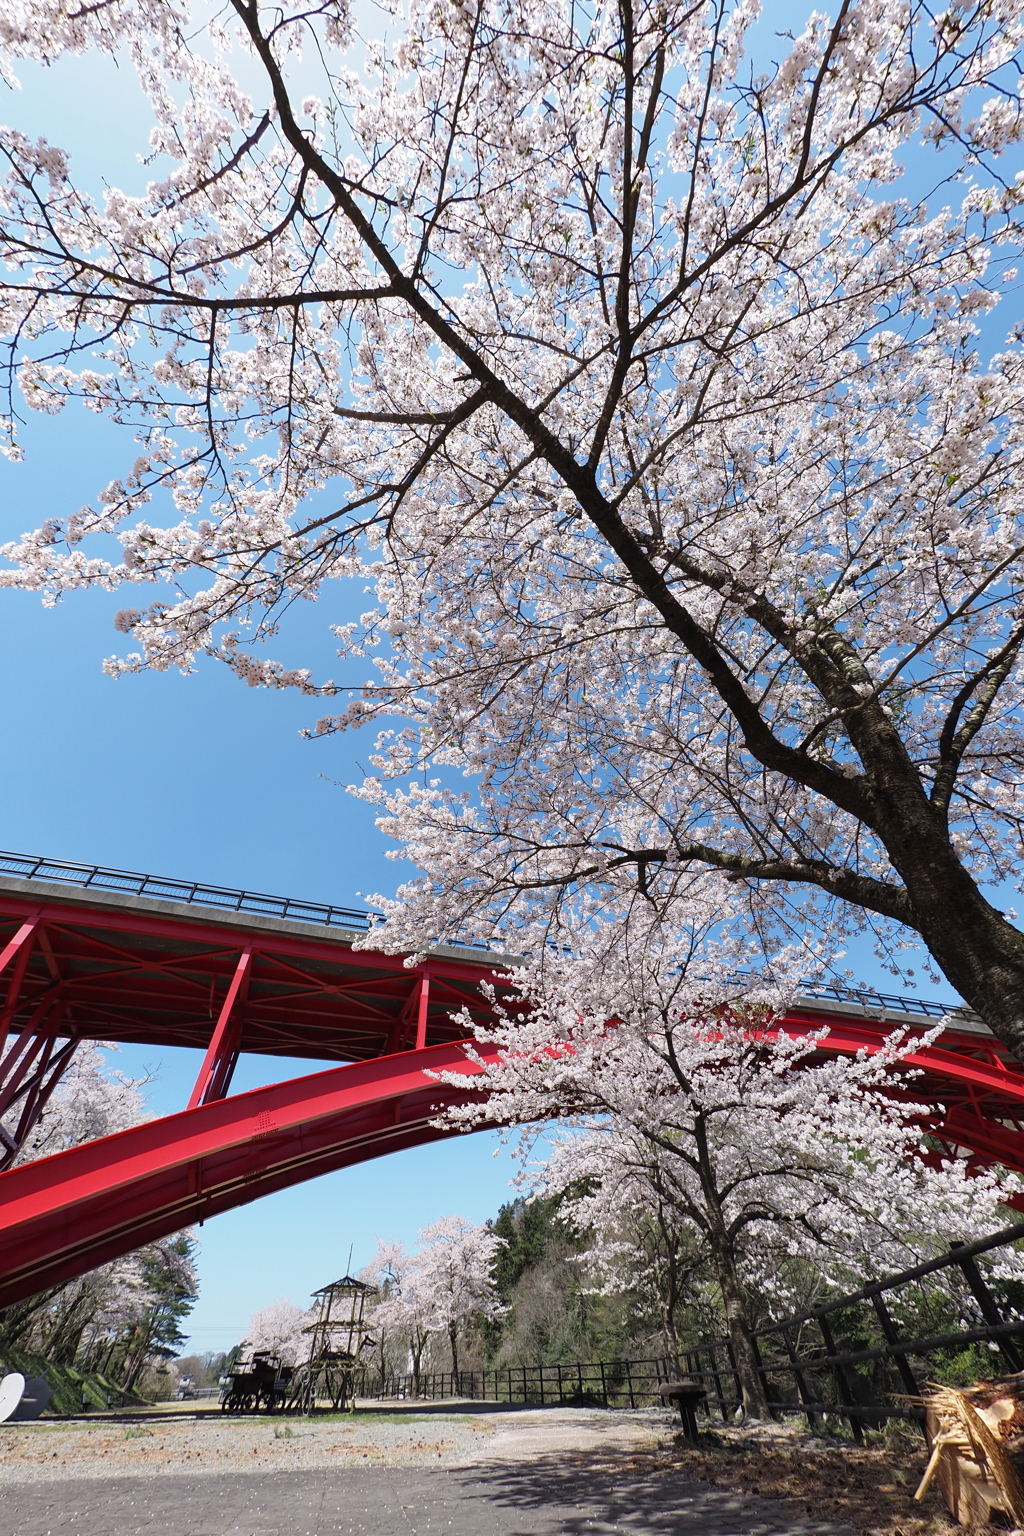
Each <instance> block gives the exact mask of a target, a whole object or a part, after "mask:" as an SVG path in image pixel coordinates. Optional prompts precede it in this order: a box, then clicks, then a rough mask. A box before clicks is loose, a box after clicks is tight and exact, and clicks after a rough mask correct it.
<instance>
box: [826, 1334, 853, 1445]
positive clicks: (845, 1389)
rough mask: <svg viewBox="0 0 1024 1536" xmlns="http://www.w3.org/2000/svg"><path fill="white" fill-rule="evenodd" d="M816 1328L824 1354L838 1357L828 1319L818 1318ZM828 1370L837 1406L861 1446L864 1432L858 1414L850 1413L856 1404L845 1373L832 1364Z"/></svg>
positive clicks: (839, 1366)
mask: <svg viewBox="0 0 1024 1536" xmlns="http://www.w3.org/2000/svg"><path fill="white" fill-rule="evenodd" d="M818 1327H819V1328H820V1329H821V1336H822V1338H823V1339H824V1341H825V1353H826V1354H828V1355H838V1353H839V1351H838V1349H837V1348H836V1341H835V1339H834V1338H833V1336H832V1329H831V1328H830V1327H829V1323H828V1319H827V1318H824V1317H819V1318H818ZM829 1369H830V1370H831V1372H832V1375H833V1377H834V1378H835V1383H836V1386H837V1387H838V1388H839V1404H840V1407H841V1408H843V1409H844V1410H845V1416H846V1418H848V1419H849V1421H850V1428H851V1430H852V1431H853V1438H854V1439H855V1440H856V1442H857V1444H858V1445H863V1443H864V1430H863V1428H862V1427H861V1422H860V1414H859V1413H857V1412H853V1413H851V1412H850V1410H851V1408H852V1409H855V1408H856V1402H855V1399H854V1396H853V1391H852V1389H851V1387H850V1383H849V1380H848V1379H847V1375H846V1372H845V1371H844V1370H843V1368H842V1366H841V1365H838V1364H836V1363H834V1362H833V1363H831V1364H830V1366H829Z"/></svg>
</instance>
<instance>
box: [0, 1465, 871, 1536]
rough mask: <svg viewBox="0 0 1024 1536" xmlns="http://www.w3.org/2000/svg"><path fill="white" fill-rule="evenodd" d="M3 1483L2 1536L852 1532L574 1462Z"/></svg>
mask: <svg viewBox="0 0 1024 1536" xmlns="http://www.w3.org/2000/svg"><path fill="white" fill-rule="evenodd" d="M573 1460H574V1461H575V1462H576V1464H575V1465H567V1464H566V1459H565V1458H564V1457H559V1458H549V1459H545V1460H540V1461H537V1462H534V1463H532V1464H530V1465H525V1464H524V1463H522V1462H518V1463H504V1464H497V1463H495V1464H493V1465H491V1466H478V1467H472V1468H463V1469H448V1468H438V1467H424V1468H401V1469H399V1468H385V1467H337V1468H325V1469H320V1470H315V1471H309V1472H295V1471H284V1470H281V1471H275V1472H255V1473H237V1472H226V1473H212V1474H211V1473H201V1474H193V1475H191V1476H172V1477H168V1476H163V1477H141V1478H124V1477H118V1478H111V1479H110V1480H101V1479H99V1478H87V1479H81V1480H67V1481H61V1482H48V1483H35V1484H32V1483H20V1484H11V1485H8V1486H7V1487H6V1488H4V1489H2V1490H0V1510H2V1520H0V1523H2V1526H3V1531H4V1536H612V1533H615V1536H619V1533H621V1536H682V1533H685V1536H812V1533H814V1536H849V1533H843V1532H842V1531H841V1528H840V1527H838V1526H835V1525H830V1524H828V1523H827V1522H821V1523H816V1522H814V1521H813V1520H807V1521H799V1520H796V1519H794V1518H793V1517H792V1516H791V1514H790V1513H789V1511H788V1510H787V1509H786V1508H785V1506H783V1505H781V1504H773V1503H772V1502H770V1501H767V1500H763V1501H762V1500H756V1499H745V1498H741V1497H738V1496H736V1495H733V1494H728V1493H721V1492H717V1491H715V1490H712V1489H707V1488H703V1487H701V1486H699V1485H696V1484H689V1485H681V1484H679V1483H678V1482H676V1481H675V1480H673V1479H671V1478H657V1479H651V1480H645V1479H630V1478H628V1477H627V1478H623V1477H621V1476H618V1477H613V1476H612V1475H610V1474H609V1473H608V1472H598V1473H595V1472H594V1471H593V1470H592V1469H588V1468H586V1467H585V1466H583V1465H581V1464H580V1463H579V1461H578V1459H577V1458H573Z"/></svg>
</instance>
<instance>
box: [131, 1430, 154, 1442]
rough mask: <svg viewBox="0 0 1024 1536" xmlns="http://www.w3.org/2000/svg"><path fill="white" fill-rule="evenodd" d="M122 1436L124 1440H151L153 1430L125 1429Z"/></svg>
mask: <svg viewBox="0 0 1024 1536" xmlns="http://www.w3.org/2000/svg"><path fill="white" fill-rule="evenodd" d="M124 1438H125V1439H126V1440H152V1438H153V1431H152V1430H151V1429H126V1430H125V1432H124Z"/></svg>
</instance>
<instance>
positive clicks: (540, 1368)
mask: <svg viewBox="0 0 1024 1536" xmlns="http://www.w3.org/2000/svg"><path fill="white" fill-rule="evenodd" d="M537 1375H538V1376H539V1377H540V1405H541V1407H542V1408H544V1407H546V1406H547V1405H546V1403H545V1402H544V1367H543V1365H539V1366H538V1367H537Z"/></svg>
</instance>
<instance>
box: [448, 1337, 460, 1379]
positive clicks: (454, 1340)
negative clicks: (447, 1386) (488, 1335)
mask: <svg viewBox="0 0 1024 1536" xmlns="http://www.w3.org/2000/svg"><path fill="white" fill-rule="evenodd" d="M448 1338H449V1340H450V1341H451V1346H452V1393H453V1395H455V1394H457V1392H458V1384H459V1325H458V1323H450V1324H449V1325H448Z"/></svg>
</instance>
